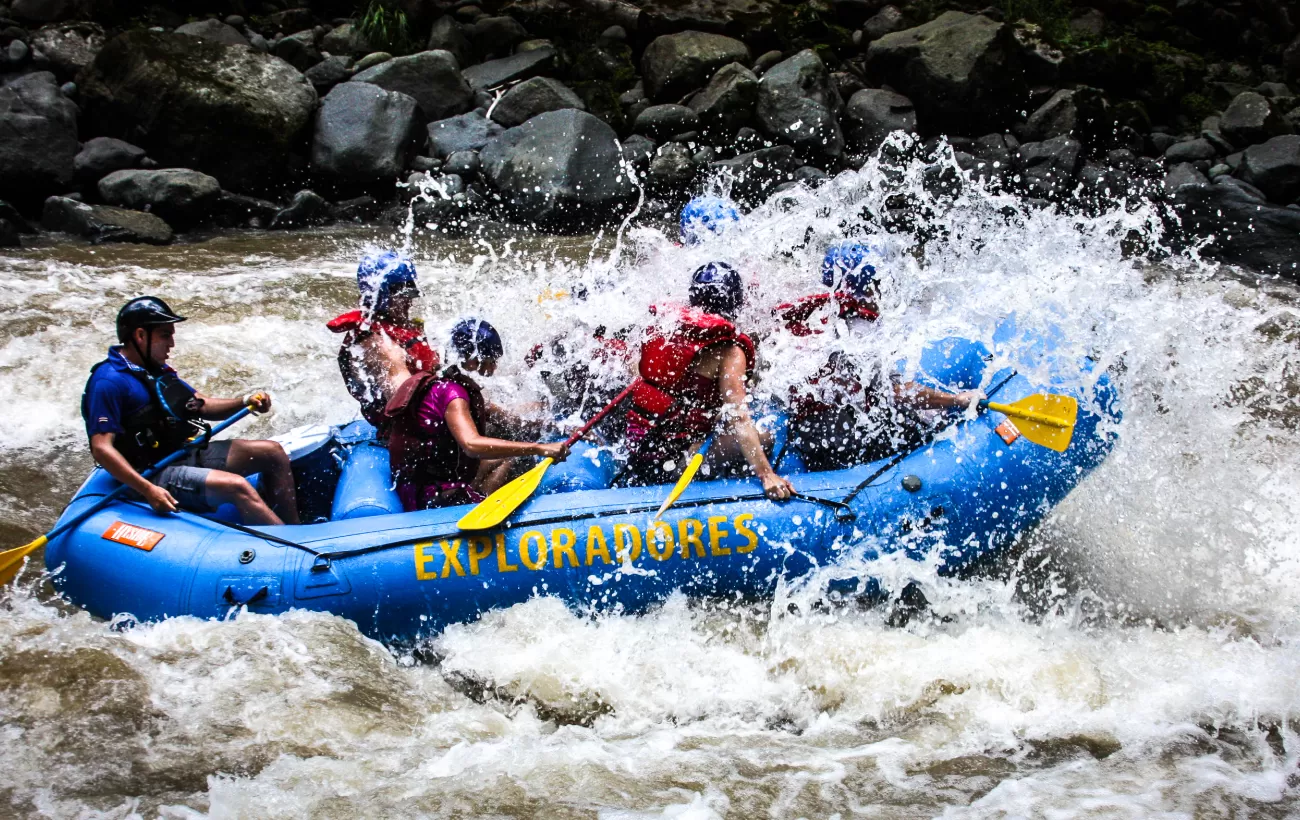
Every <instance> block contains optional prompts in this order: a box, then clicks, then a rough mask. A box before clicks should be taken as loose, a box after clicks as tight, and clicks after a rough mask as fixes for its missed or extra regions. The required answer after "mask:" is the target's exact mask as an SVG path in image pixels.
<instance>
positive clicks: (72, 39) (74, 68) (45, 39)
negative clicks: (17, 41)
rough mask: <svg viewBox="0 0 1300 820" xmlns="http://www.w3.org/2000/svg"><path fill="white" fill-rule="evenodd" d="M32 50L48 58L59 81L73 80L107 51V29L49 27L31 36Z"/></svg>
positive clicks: (89, 25) (73, 25)
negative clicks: (105, 34) (104, 48)
mask: <svg viewBox="0 0 1300 820" xmlns="http://www.w3.org/2000/svg"><path fill="white" fill-rule="evenodd" d="M31 46H32V48H34V49H38V50H40V52H41V53H42V54H44V55H45V58H46V59H47V60H49V61H50V65H51V66H52V67H53V68H54V71H55V72H56V73H57V74H58V75H59V76H60V77H67V78H69V79H70V78H72V77H75V76H76V75H77V72H79V71H81V70H82V69H83V68H85V67H86V66H88V65H90V64H91V63H92V62H94V60H95V55H96V54H98V53H99V50H100V49H102V48H103V47H104V29H103V28H101V27H100V26H98V25H96V24H94V23H64V24H62V25H57V26H46V27H45V28H43V29H41V30H40V31H38V32H36V33H35V34H33V35H32V39H31Z"/></svg>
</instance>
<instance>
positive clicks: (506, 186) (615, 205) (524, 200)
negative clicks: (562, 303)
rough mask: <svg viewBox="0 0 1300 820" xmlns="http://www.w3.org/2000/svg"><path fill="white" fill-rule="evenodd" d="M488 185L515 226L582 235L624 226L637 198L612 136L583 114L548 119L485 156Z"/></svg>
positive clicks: (515, 131)
mask: <svg viewBox="0 0 1300 820" xmlns="http://www.w3.org/2000/svg"><path fill="white" fill-rule="evenodd" d="M480 158H481V160H482V164H483V168H482V174H483V177H484V179H486V180H487V181H488V183H489V184H491V186H492V187H493V188H494V189H495V190H496V191H497V192H498V193H500V194H501V195H502V196H503V197H504V198H505V202H506V207H507V209H509V210H510V211H511V212H512V213H513V214H514V215H515V217H516V218H519V219H523V220H527V221H531V222H535V223H537V224H538V225H539V226H541V227H543V228H547V229H552V230H583V229H588V228H591V227H595V226H598V225H604V224H608V223H610V222H611V221H612V220H615V219H619V218H621V217H622V216H623V215H624V214H625V213H627V211H628V210H629V209H630V207H631V205H632V203H633V201H634V200H635V198H636V190H635V189H634V188H633V186H632V184H631V182H630V181H629V180H628V178H627V176H626V175H625V174H623V173H622V172H621V171H620V170H619V159H620V158H621V157H620V153H619V147H618V141H617V137H616V135H615V134H614V130H613V129H612V128H610V127H609V126H608V125H606V124H605V123H604V122H602V121H601V120H599V119H597V118H596V117H594V116H592V115H591V114H588V113H586V112H583V111H577V110H573V109H565V110H563V111H548V112H546V113H544V114H539V115H538V116H536V117H533V118H532V119H531V120H529V121H528V122H526V123H524V124H523V125H521V126H518V127H516V128H511V129H509V130H507V131H506V132H505V133H503V134H502V135H501V136H499V137H498V138H496V139H495V140H493V141H492V142H490V143H488V145H487V146H486V147H485V148H484V149H483V150H482V152H481V153H480Z"/></svg>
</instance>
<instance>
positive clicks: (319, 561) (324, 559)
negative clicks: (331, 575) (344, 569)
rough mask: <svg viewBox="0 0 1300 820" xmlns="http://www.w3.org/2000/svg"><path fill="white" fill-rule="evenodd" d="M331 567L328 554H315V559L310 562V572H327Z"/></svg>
mask: <svg viewBox="0 0 1300 820" xmlns="http://www.w3.org/2000/svg"><path fill="white" fill-rule="evenodd" d="M331 569H333V564H332V562H331V561H330V557H329V556H328V555H317V556H316V560H315V561H312V562H311V571H312V572H329V571H330V570H331Z"/></svg>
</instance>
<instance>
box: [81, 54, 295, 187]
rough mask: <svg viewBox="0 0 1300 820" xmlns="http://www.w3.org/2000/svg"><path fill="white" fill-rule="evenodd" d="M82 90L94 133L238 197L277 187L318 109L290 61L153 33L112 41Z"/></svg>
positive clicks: (87, 119)
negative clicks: (215, 182) (199, 175)
mask: <svg viewBox="0 0 1300 820" xmlns="http://www.w3.org/2000/svg"><path fill="white" fill-rule="evenodd" d="M78 84H79V85H80V86H81V99H82V108H83V113H84V124H85V125H86V126H87V131H88V133H91V134H101V135H104V136H116V137H119V138H123V139H128V140H129V141H131V142H133V143H135V144H137V145H139V146H140V147H141V148H144V149H145V150H146V151H148V152H149V156H151V157H153V158H154V159H156V160H157V161H158V162H159V163H161V164H163V165H170V166H176V167H184V168H194V169H196V170H199V171H203V172H204V173H206V174H211V175H212V176H215V177H216V178H217V179H219V180H221V184H222V185H223V186H224V187H226V188H228V189H231V190H261V189H265V188H270V187H274V186H275V185H276V184H278V183H279V182H280V181H281V180H282V179H283V178H284V177H285V175H286V169H287V168H288V167H289V162H288V159H289V154H290V153H291V151H292V150H293V149H294V148H296V147H297V146H298V145H299V144H300V142H301V140H302V137H303V134H304V131H305V130H306V128H307V127H308V125H309V124H310V122H311V114H312V111H313V110H314V109H315V107H316V90H315V89H314V88H312V85H311V83H310V82H308V81H307V79H306V78H305V77H303V76H302V74H300V73H298V72H297V71H296V70H294V68H293V67H292V66H290V65H288V64H287V63H285V62H284V61H283V60H279V59H276V58H275V57H272V56H270V55H269V54H262V53H260V52H258V51H255V50H253V49H250V48H244V47H242V46H226V45H222V44H221V43H214V42H211V41H209V40H201V39H198V38H194V37H187V36H185V35H181V34H168V33H165V32H156V31H131V32H127V33H126V34H122V35H119V36H118V37H115V38H113V39H112V40H110V41H109V42H108V43H107V44H106V45H105V46H104V48H103V49H102V50H101V51H100V52H99V55H98V56H97V57H96V58H95V62H94V63H92V64H91V65H90V67H89V68H87V69H86V71H84V72H83V73H82V75H81V79H80V82H79V83H78Z"/></svg>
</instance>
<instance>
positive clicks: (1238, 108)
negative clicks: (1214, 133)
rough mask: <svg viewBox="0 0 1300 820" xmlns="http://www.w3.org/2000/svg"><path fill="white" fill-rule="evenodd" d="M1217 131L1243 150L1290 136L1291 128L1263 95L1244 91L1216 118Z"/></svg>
mask: <svg viewBox="0 0 1300 820" xmlns="http://www.w3.org/2000/svg"><path fill="white" fill-rule="evenodd" d="M1219 130H1220V131H1222V132H1223V136H1225V137H1227V138H1228V140H1229V141H1230V142H1232V144H1233V145H1235V146H1238V147H1240V148H1244V147H1246V146H1247V145H1254V144H1255V143H1258V142H1264V141H1265V140H1267V139H1270V138H1272V137H1277V136H1281V135H1282V134H1289V133H1291V126H1290V125H1289V124H1288V123H1287V121H1286V120H1285V119H1283V118H1282V115H1281V113H1280V112H1278V111H1275V110H1274V109H1273V104H1272V103H1271V102H1269V99H1268V98H1267V97H1265V96H1264V95H1262V94H1256V93H1255V92H1254V91H1244V92H1242V93H1241V94H1238V95H1237V96H1236V97H1234V98H1233V100H1232V102H1231V103H1230V104H1229V105H1228V107H1227V108H1226V109H1224V112H1223V116H1222V117H1220V118H1219Z"/></svg>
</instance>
